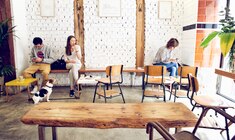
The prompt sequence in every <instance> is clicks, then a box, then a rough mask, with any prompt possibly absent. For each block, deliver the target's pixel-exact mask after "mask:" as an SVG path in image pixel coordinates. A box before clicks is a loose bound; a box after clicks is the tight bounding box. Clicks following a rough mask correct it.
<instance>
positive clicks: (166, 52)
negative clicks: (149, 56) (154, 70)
mask: <svg viewBox="0 0 235 140" xmlns="http://www.w3.org/2000/svg"><path fill="white" fill-rule="evenodd" d="M171 58H172V50H170V49H167V47H166V46H162V47H160V48H159V49H158V51H157V53H156V56H155V58H154V60H153V63H159V62H163V63H168V62H169V60H170V59H171Z"/></svg>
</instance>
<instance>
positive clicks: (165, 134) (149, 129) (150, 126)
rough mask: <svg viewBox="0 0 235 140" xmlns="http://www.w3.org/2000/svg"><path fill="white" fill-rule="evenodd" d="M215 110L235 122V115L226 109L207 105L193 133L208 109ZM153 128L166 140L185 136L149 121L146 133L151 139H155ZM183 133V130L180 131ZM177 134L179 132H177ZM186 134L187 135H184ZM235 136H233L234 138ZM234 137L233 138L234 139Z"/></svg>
mask: <svg viewBox="0 0 235 140" xmlns="http://www.w3.org/2000/svg"><path fill="white" fill-rule="evenodd" d="M210 109H212V110H214V111H215V112H217V113H219V114H220V115H222V116H224V117H225V118H226V119H228V120H230V121H231V122H233V123H235V117H232V116H231V115H229V114H227V113H226V112H225V111H223V110H222V109H219V108H216V107H207V108H205V109H203V111H202V113H201V115H200V117H199V119H198V121H197V123H196V125H195V127H194V130H193V132H192V135H195V133H196V131H197V128H198V126H199V124H200V123H201V121H202V118H203V117H204V116H206V113H207V112H208V110H210ZM153 128H155V129H156V130H157V131H158V132H159V134H160V135H161V136H162V137H163V138H164V139H165V140H175V139H177V138H179V139H180V138H185V137H179V136H178V137H177V138H176V137H172V135H171V134H170V133H169V132H168V131H167V130H166V129H165V128H164V127H163V126H162V125H161V124H160V123H158V122H149V123H148V124H147V125H146V133H147V134H149V140H152V139H153ZM180 133H182V132H180ZM176 135H177V133H176ZM184 136H185V135H184ZM234 137H235V136H233V138H234ZM233 138H232V139H233Z"/></svg>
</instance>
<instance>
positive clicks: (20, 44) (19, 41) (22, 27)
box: [11, 0, 29, 76]
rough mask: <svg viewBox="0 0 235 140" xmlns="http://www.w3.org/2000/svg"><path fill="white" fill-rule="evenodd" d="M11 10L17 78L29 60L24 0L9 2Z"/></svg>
mask: <svg viewBox="0 0 235 140" xmlns="http://www.w3.org/2000/svg"><path fill="white" fill-rule="evenodd" d="M11 9H12V17H13V23H12V24H13V26H16V28H15V35H16V36H17V37H18V38H16V37H14V51H15V52H14V54H15V64H16V72H17V73H16V74H17V76H18V75H20V73H21V72H22V70H23V69H24V68H25V67H27V66H28V64H27V62H28V59H29V57H28V56H27V55H26V54H27V52H28V48H27V46H28V31H27V27H26V16H25V15H26V10H25V9H26V8H25V0H21V1H19V0H11Z"/></svg>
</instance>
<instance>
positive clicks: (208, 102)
mask: <svg viewBox="0 0 235 140" xmlns="http://www.w3.org/2000/svg"><path fill="white" fill-rule="evenodd" d="M188 79H189V82H190V85H191V86H192V93H191V96H190V103H191V104H192V106H193V108H192V111H193V110H194V108H195V107H201V108H202V109H204V108H205V107H217V108H220V109H222V110H223V111H225V110H226V109H228V108H233V106H230V105H229V104H228V103H227V102H226V101H225V100H223V99H222V98H223V97H220V96H217V95H208V94H197V95H195V94H196V93H197V92H199V82H198V79H197V78H196V77H194V76H192V75H191V74H188ZM225 124H226V126H225V128H218V127H214V126H212V127H211V126H200V127H202V128H210V129H221V130H226V131H227V138H228V139H229V130H228V125H227V124H228V122H227V119H225Z"/></svg>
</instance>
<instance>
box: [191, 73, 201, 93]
mask: <svg viewBox="0 0 235 140" xmlns="http://www.w3.org/2000/svg"><path fill="white" fill-rule="evenodd" d="M190 78H191V79H190V80H191V82H192V83H191V84H192V90H193V92H198V91H199V82H198V79H197V78H196V77H195V76H192V75H191V76H190Z"/></svg>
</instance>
